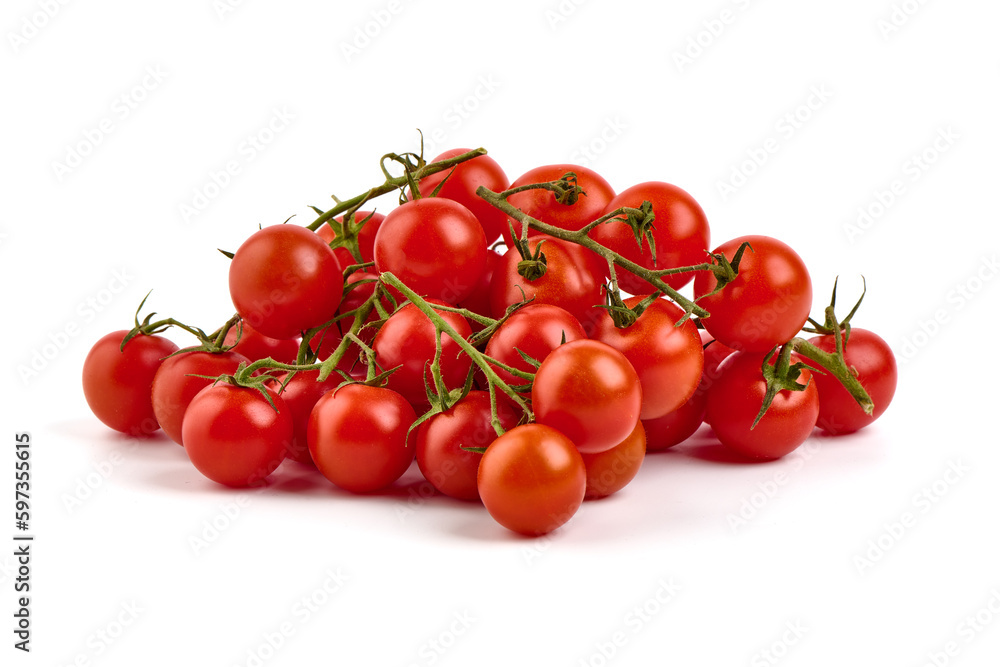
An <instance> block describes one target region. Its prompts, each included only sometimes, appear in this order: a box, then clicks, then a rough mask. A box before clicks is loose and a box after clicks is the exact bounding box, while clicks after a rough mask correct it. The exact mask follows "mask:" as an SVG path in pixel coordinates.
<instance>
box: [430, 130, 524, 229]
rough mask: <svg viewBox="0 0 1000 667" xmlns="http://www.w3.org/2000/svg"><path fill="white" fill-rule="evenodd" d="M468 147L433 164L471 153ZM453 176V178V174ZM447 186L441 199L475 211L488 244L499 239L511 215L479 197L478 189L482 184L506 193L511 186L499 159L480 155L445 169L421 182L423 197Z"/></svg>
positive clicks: (440, 195)
mask: <svg viewBox="0 0 1000 667" xmlns="http://www.w3.org/2000/svg"><path fill="white" fill-rule="evenodd" d="M468 152H469V149H468V148H453V149H451V150H448V151H445V152H444V153H441V155H438V156H437V157H436V158H434V160H433V162H440V161H441V160H446V159H448V158H450V157H455V156H456V155H461V154H462V153H468ZM449 174H450V175H449ZM445 177H447V178H448V180H447V181H445V184H444V185H443V186H441V190H440V192H438V196H439V197H444V198H445V199H451V200H453V201H456V202H458V203H459V204H461V205H462V206H464V207H465V208H467V209H469V210H470V211H472V214H473V215H474V216H476V219H477V220H479V224H480V225H482V227H483V235H484V237H485V238H486V243H487V244H490V243H493V242H494V241H496V240H497V237H499V236H500V232H501V231H502V230H503V229H504V228H505V227H506V225H507V216H506V215H504V213H503V212H502V211H500V209H498V208H496V207H494V206H493V205H491V204H489V203H488V202H487V201H486V200H485V199H483V198H482V197H479V196H478V195H476V189H477V188H478V187H479V186H480V185H485V186H486V187H487V188H489V189H490V190H492V191H493V192H503V191H504V190H506V189H507V188H508V187H509V183H510V180H509V179H508V178H507V174H505V173H504V171H503V168H501V167H500V165H499V164H498V163H497V161H496V160H494V159H493V158H491V157H490V156H489V155H480V156H479V157H474V158H472V159H471V160H466V161H465V162H462V163H461V164H459V165H458V166H456V167H453V168H452V169H445V170H444V171H439V172H438V173H436V174H431V175H430V176H428V177H427V178H422V179H420V183H419V184H418V185H419V186H420V194H421V195H423V196H424V197H429V196H430V195H431V193H432V192H434V188H436V187H437V186H438V184H439V183H440V182H441V181H443V180H444V179H445Z"/></svg>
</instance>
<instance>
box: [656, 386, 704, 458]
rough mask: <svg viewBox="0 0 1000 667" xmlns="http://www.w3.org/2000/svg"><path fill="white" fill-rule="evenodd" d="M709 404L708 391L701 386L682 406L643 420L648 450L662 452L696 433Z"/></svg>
mask: <svg viewBox="0 0 1000 667" xmlns="http://www.w3.org/2000/svg"><path fill="white" fill-rule="evenodd" d="M707 405H708V392H707V391H702V390H701V387H699V388H698V389H696V390H695V392H694V393H693V394H691V398H689V399H688V400H686V401H684V404H683V405H681V406H680V407H678V408H676V409H674V410H672V411H670V412H668V413H667V414H665V415H663V416H662V417H657V418H656V419H644V420H642V425H643V427H644V428H645V429H646V451H647V452H661V451H663V450H665V449H669V448H671V447H673V446H674V445H678V444H680V443H682V442H684V441H685V440H687V439H688V438H690V437H691V436H692V435H694V434H695V432H696V431H697V430H698V427H699V426H701V424H702V420H704V418H705V408H706V407H707Z"/></svg>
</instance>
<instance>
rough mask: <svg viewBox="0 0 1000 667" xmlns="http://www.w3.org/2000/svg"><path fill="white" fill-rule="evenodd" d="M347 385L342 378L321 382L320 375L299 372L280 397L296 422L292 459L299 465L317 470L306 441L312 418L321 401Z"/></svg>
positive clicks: (281, 379) (290, 450) (333, 376)
mask: <svg viewBox="0 0 1000 667" xmlns="http://www.w3.org/2000/svg"><path fill="white" fill-rule="evenodd" d="M286 377H287V374H285V375H281V376H279V377H278V378H277V381H276V383H275V384H276V386H280V385H281V383H282V382H284V380H285V378H286ZM343 381H344V378H342V377H341V376H340V375H338V374H336V373H331V374H330V376H329V377H328V378H327V379H325V380H323V381H322V382H320V380H319V371H298V372H296V373H295V375H294V376H292V379H291V380H289V381H288V382H287V383H286V384H285V387H284V389H282V390H281V392H280V395H281V398H282V400H284V401H285V405H286V406H287V408H288V414H289V415H290V416H291V418H292V437H291V438H290V439H289V442H288V458H290V459H292V460H293V461H298V462H299V463H304V464H306V465H311V466H315V465H316V464H315V463H314V462H313V460H312V456H311V455H310V454H309V443H308V440H307V439H306V428H307V426H308V425H309V415H310V413H312V409H313V407H314V406H315V405H316V402H317V401H318V400H319V399H320V397H321V396H322V395H323V394H325V393H326V392H328V391H332V390H334V389H336V388H337V386H339V385H340V383H341V382H343Z"/></svg>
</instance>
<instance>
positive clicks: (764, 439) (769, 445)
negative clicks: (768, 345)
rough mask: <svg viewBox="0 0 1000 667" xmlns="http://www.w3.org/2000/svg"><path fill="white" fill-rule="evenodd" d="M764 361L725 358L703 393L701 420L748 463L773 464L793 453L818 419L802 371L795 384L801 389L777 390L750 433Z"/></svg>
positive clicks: (812, 389)
mask: <svg viewBox="0 0 1000 667" xmlns="http://www.w3.org/2000/svg"><path fill="white" fill-rule="evenodd" d="M764 356H765V355H764V354H761V353H754V352H737V353H736V354H734V355H732V356H730V357H729V358H728V359H726V361H725V362H724V363H723V364H722V366H721V367H720V370H721V373H720V375H719V378H718V379H717V380H716V381H715V383H714V384H713V385H712V388H711V389H710V390H709V392H708V409H707V412H706V420H707V421H708V423H709V425H710V426H711V427H712V430H713V431H715V435H716V437H718V438H719V442H721V443H722V444H723V445H725V446H726V447H728V448H729V449H731V450H732V451H734V452H736V453H738V454H741V455H743V456H746V457H747V458H751V459H777V458H780V457H782V456H784V455H785V454H788V453H789V452H791V451H793V450H794V449H795V448H796V447H798V446H799V445H801V444H802V443H803V442H805V441H806V438H808V437H809V435H810V434H811V433H812V430H813V427H814V426H816V419H817V417H818V416H819V392H817V391H816V385H815V384H814V382H813V381H812V380H813V376H812V373H810V372H809V370H808V369H803V370H802V374H801V375H800V376H799V378H798V382H799V383H800V384H804V385H806V388H805V390H804V391H789V390H782V391H779V392H778V394H777V395H776V396H775V397H774V401H773V402H772V403H771V407H769V408H768V410H767V414H765V415H764V416H763V417H762V418H761V420H760V421H759V422H757V426H755V427H754V428H753V430H751V429H750V426H751V425H752V424H753V420H754V419H756V418H757V413H758V412H760V406H761V405H762V403H763V400H764V393H765V391H766V389H767V385H766V383H765V381H764V375H763V372H762V371H761V364H762V363H763V360H764ZM772 363H773V360H772Z"/></svg>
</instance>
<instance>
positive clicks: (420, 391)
mask: <svg viewBox="0 0 1000 667" xmlns="http://www.w3.org/2000/svg"><path fill="white" fill-rule="evenodd" d="M429 302H430V303H431V304H432V305H434V304H437V305H442V302H440V301H435V300H433V299H431V300H429ZM435 311H436V312H437V313H438V314H439V315H441V317H442V318H444V320H445V322H447V323H448V324H449V325H451V327H452V328H453V329H455V331H456V332H457V333H458V334H459V335H461V336H462V337H463V338H468V337H469V336H470V335H471V334H472V329H471V328H469V323H468V322H467V321H466V319H465V318H464V317H462V316H461V315H459V314H458V313H452V312H448V311H443V310H436V309H435ZM434 339H435V331H434V324H433V323H431V321H430V320H429V319H427V316H426V315H424V314H423V313H422V312H420V309H419V308H417V307H416V306H415V305H413V304H412V303H408V304H406V305H405V306H403V307H402V308H400V309H399V310H397V311H396V312H395V313H393V314H392V315H391V316H390V317H389V319H388V320H386V321H385V324H383V325H382V328H381V329H379V330H378V333H377V334H376V335H375V340H374V341H373V343H372V349H373V350H375V358H376V360H377V361H378V363H379V367H380V368H381V369H382V370H384V371H385V370H389V369H390V368H395V367H397V366H400V367H401V368H399V370H397V371H396V372H395V373H393V374H392V375H390V376H389V381H388V383H387V384H386V386H387V387H388V388H389V389H392V390H393V391H398V392H399V393H400V394H402V395H403V397H405V398H406V400H408V401H410V403H412V404H413V405H415V406H418V407H422V406H425V405H427V404H428V403H427V391H426V389H425V388H424V380H425V378H426V381H427V383H428V384H430V386H431V387H432V388H434V380H433V378H432V377H431V374H430V370H429V366H430V363H431V362H432V361H433V360H434V351H435V344H434ZM470 368H472V359H470V358H469V356H468V355H467V354H465V352H462V348H460V347H459V346H458V343H456V342H455V341H454V340H452V338H451V337H450V336H448V335H447V334H442V335H441V376H442V377H443V378H444V382H445V386H447V387H448V389H458V388H459V387H461V386H463V385H464V384H465V380H466V377H468V374H469V369H470ZM435 389H436V388H435Z"/></svg>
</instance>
